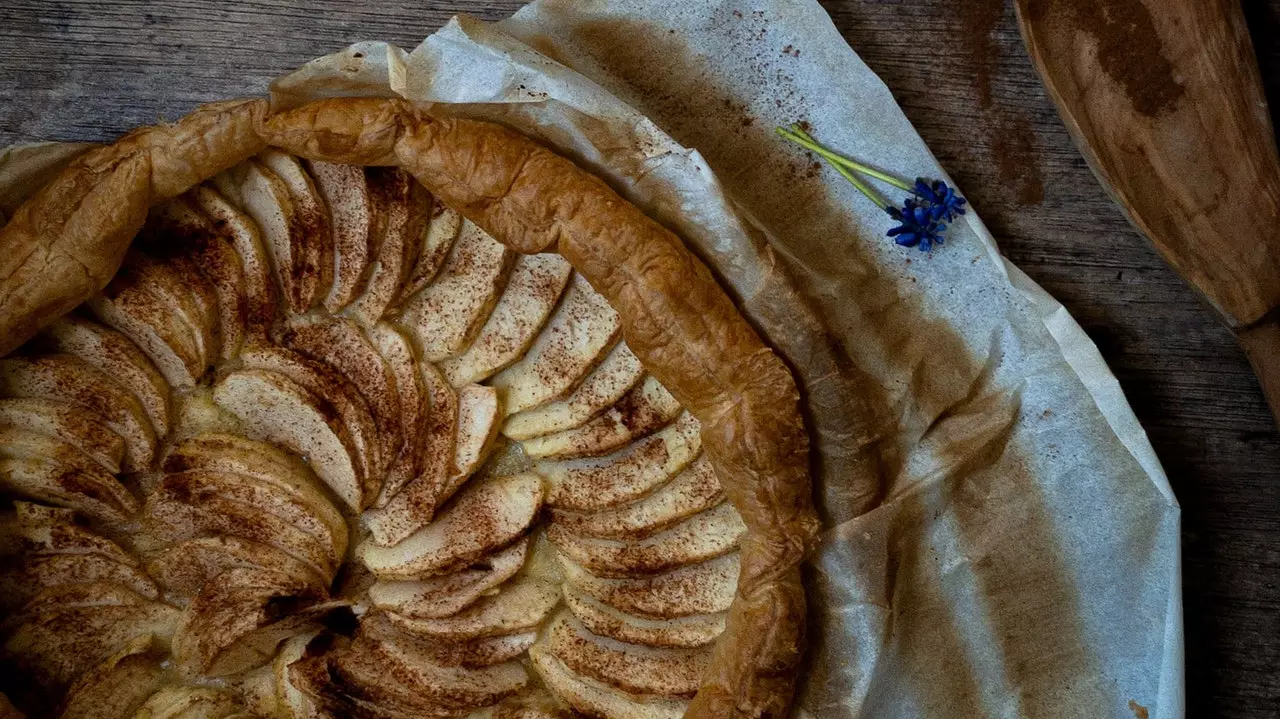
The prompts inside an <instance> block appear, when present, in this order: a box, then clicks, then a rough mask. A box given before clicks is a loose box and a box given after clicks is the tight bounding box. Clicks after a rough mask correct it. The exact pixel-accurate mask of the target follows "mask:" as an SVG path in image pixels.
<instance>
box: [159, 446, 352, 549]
mask: <svg viewBox="0 0 1280 719" xmlns="http://www.w3.org/2000/svg"><path fill="white" fill-rule="evenodd" d="M161 469H163V470H164V471H165V472H167V473H170V474H177V473H179V472H186V471H190V470H204V471H210V472H228V473H231V474H236V475H242V476H244V477H249V478H252V479H255V480H258V481H260V482H265V483H267V484H269V485H272V486H274V487H276V488H278V489H281V490H283V491H285V492H287V493H288V494H289V496H291V497H292V498H293V499H295V500H297V501H298V502H299V503H301V504H302V505H303V506H305V507H306V508H307V510H308V511H309V512H311V513H312V514H314V515H315V517H316V518H317V519H318V520H320V522H322V523H323V525H324V527H325V530H326V531H327V532H328V533H329V534H330V535H331V537H332V539H333V542H334V549H335V551H336V552H337V554H338V555H339V556H342V555H344V554H346V546H347V540H348V531H349V530H348V528H347V522H346V520H345V519H344V518H343V516H342V513H341V512H339V511H338V509H337V507H335V506H334V503H333V501H332V500H330V498H329V496H328V494H327V493H326V492H325V490H324V489H323V486H322V483H321V482H320V480H319V479H318V478H317V477H316V476H315V474H313V473H312V472H311V470H310V469H309V468H308V467H307V466H306V464H305V463H303V462H302V461H301V460H299V459H297V458H295V457H292V456H290V455H288V454H286V453H284V452H282V451H280V450H279V449H277V448H276V447H275V446H273V445H270V444H267V443H265V442H256V441H254V440H251V439H249V438H247V437H239V436H236V435H229V434H216V433H209V434H201V435H196V436H194V437H191V438H188V439H186V440H184V441H183V442H181V443H179V444H177V445H174V446H173V447H172V448H171V449H170V450H169V452H168V453H167V454H166V455H165V457H164V460H163V461H162V462H161Z"/></svg>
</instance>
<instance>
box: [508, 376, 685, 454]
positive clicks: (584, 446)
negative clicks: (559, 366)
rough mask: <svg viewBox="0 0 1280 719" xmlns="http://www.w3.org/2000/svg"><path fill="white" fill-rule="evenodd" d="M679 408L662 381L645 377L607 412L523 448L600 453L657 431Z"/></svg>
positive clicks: (537, 451)
mask: <svg viewBox="0 0 1280 719" xmlns="http://www.w3.org/2000/svg"><path fill="white" fill-rule="evenodd" d="M680 410H681V407H680V403H679V402H677V401H676V398H675V397H673V396H671V393H670V392H668V391H667V388H666V387H663V386H662V383H661V382H659V381H658V380H657V379H655V378H654V377H652V376H649V377H645V378H644V379H643V380H641V381H640V383H639V384H638V385H636V386H635V387H634V388H632V390H631V391H630V392H628V393H626V394H625V395H623V396H622V399H620V400H618V402H617V403H616V404H614V405H613V406H612V407H610V408H609V409H608V411H606V412H605V413H604V414H601V415H599V416H597V417H595V418H594V419H591V420H589V421H588V422H587V423H586V424H583V425H581V426H579V427H574V428H573V429H566V430H564V431H561V432H556V433H555V434H548V435H544V436H542V437H535V438H533V439H528V440H525V442H524V452H525V454H527V455H528V456H530V457H532V458H534V459H573V458H575V457H598V456H600V455H602V454H608V453H610V452H612V451H614V450H616V449H618V448H620V447H622V446H624V445H626V444H628V443H630V442H632V441H634V440H636V439H639V438H641V437H645V436H648V435H649V434H652V433H653V432H656V431H658V430H659V429H661V428H662V427H663V426H664V425H666V424H667V423H669V422H671V420H673V419H675V418H676V417H677V416H678V415H679V414H680Z"/></svg>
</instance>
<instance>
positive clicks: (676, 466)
mask: <svg viewBox="0 0 1280 719" xmlns="http://www.w3.org/2000/svg"><path fill="white" fill-rule="evenodd" d="M700 431H701V425H700V424H699V422H698V420H696V419H694V417H693V415H691V414H689V413H687V412H686V413H684V414H682V415H681V416H680V418H679V419H677V420H676V421H675V422H674V423H672V424H671V425H669V426H668V427H666V428H665V429H663V430H662V431H660V432H658V433H656V434H653V435H650V436H648V437H646V438H644V439H642V440H640V441H639V442H635V443H633V444H630V445H628V446H626V447H624V448H623V449H620V450H618V451H617V452H614V453H613V454H610V455H607V456H604V457H587V458H583V459H569V460H562V461H545V460H544V461H539V462H535V463H534V471H535V472H537V473H538V474H540V475H542V476H543V477H545V478H546V479H547V482H548V484H549V486H550V489H549V491H548V495H547V503H548V504H550V505H551V506H553V507H556V508H558V509H567V510H573V511H579V512H588V511H596V510H601V509H608V508H610V507H617V506H619V505H621V504H626V503H628V502H632V501H635V500H636V499H639V498H640V497H643V496H645V495H647V494H649V493H650V492H652V491H653V490H654V489H655V488H657V487H660V486H662V485H664V484H666V483H667V482H668V481H670V480H671V478H672V477H674V476H676V474H677V473H679V472H680V471H681V470H683V469H684V468H685V467H687V466H689V463H690V462H692V461H693V460H694V458H696V457H697V456H698V453H699V452H700V451H701V450H702V438H701V435H700V434H699V432H700Z"/></svg>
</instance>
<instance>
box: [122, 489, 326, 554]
mask: <svg viewBox="0 0 1280 719" xmlns="http://www.w3.org/2000/svg"><path fill="white" fill-rule="evenodd" d="M195 489H196V488H192V487H189V483H188V482H187V481H186V477H185V476H184V475H181V474H174V475H169V476H168V477H165V479H164V482H162V483H161V485H160V487H159V488H157V489H156V490H155V491H154V492H152V494H151V496H149V497H148V498H147V505H146V507H145V509H144V516H145V519H146V521H147V528H148V530H149V531H150V533H151V534H152V535H153V536H155V537H157V538H159V539H161V540H165V541H169V542H181V541H184V540H187V539H194V538H196V537H199V536H203V535H207V534H222V535H226V536H231V537H239V538H241V539H247V540H250V541H253V542H262V543H265V544H270V545H272V546H274V547H276V548H277V549H280V550H282V551H284V552H287V553H289V554H290V555H292V556H294V557H296V558H297V559H298V560H300V561H302V562H305V563H306V564H307V565H308V566H310V567H311V568H312V569H314V570H315V571H316V572H317V573H319V574H320V575H321V576H323V577H325V578H326V579H328V578H331V577H333V573H334V571H335V570H336V568H337V562H336V561H335V559H334V556H333V550H332V548H331V547H330V546H328V545H327V544H326V543H325V542H324V541H322V540H321V539H320V538H318V537H316V536H315V535H313V534H310V533H308V532H306V531H305V530H302V529H299V528H297V527H295V526H293V525H291V524H289V523H288V522H287V521H286V520H285V519H283V518H282V517H281V516H280V515H278V514H276V513H275V512H273V511H272V508H270V507H264V506H259V505H256V504H249V503H245V502H242V501H237V500H236V499H234V498H232V497H229V496H226V495H224V494H222V493H218V492H209V491H194V490H195Z"/></svg>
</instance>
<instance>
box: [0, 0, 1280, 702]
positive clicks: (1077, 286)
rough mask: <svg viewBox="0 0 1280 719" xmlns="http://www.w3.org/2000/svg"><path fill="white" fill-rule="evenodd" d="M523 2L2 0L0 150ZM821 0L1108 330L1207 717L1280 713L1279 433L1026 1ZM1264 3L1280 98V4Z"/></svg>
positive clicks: (260, 80)
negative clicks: (1139, 208)
mask: <svg viewBox="0 0 1280 719" xmlns="http://www.w3.org/2000/svg"><path fill="white" fill-rule="evenodd" d="M520 4H521V3H520V2H518V1H516V0H503V1H498V2H485V1H482V0H432V1H427V2H424V1H423V0H418V1H416V2H408V1H404V2H396V1H387V0H382V1H380V2H376V3H355V2H351V1H350V0H343V1H336V0H298V1H296V2H263V1H261V0H253V1H249V2H238V3H234V4H232V3H225V4H224V3H219V2H206V1H204V0H163V1H161V2H154V3H146V2H121V1H120V0H59V1H57V2H49V1H40V0H5V2H3V3H0V145H6V144H10V143H13V142H23V141H33V140H41V139H64V140H92V141H104V140H110V139H112V138H114V137H115V136H117V135H118V134H120V133H122V132H124V131H126V130H128V129H130V128H132V127H134V126H136V125H139V124H144V123H151V122H154V121H155V120H157V118H170V119H172V118H175V117H178V116H180V115H182V114H183V113H185V112H187V111H189V110H190V109H191V108H193V107H194V106H195V105H196V104H198V103H200V102H204V101H208V100H215V99H222V98H226V97H234V96H237V95H249V94H260V93H261V92H262V90H263V88H264V86H265V84H266V82H267V81H268V80H269V79H270V78H271V77H274V76H276V75H278V74H280V73H282V72H284V71H286V70H288V69H291V68H293V67H295V66H297V65H299V64H301V63H302V62H304V61H306V60H308V59H310V58H311V57H314V56H316V55H320V54H323V53H325V52H329V51H332V50H336V49H338V48H340V47H342V46H344V45H346V44H348V43H349V42H352V41H355V40H365V39H383V40H388V41H391V42H395V43H397V44H400V45H401V46H403V47H406V48H408V47H412V46H413V45H415V44H416V43H417V42H418V41H419V40H420V39H421V38H422V37H424V36H425V35H427V34H429V33H430V32H431V31H432V30H434V29H435V28H436V27H438V26H439V25H440V24H441V23H443V22H444V21H445V20H446V19H447V18H448V17H449V16H450V15H452V14H453V13H454V12H456V11H465V12H469V13H471V14H473V15H476V16H479V17H482V18H486V19H497V18H500V17H503V16H505V15H507V14H509V13H510V12H512V11H514V10H515V9H516V8H517V7H519V6H520ZM823 4H824V5H825V6H826V8H827V10H828V11H829V12H830V13H831V16H832V18H833V19H834V20H835V24H836V26H837V27H838V28H839V29H840V32H841V33H842V34H843V35H844V36H845V38H847V39H848V40H849V43H850V44H851V45H852V46H853V47H854V48H855V49H856V50H857V51H858V52H859V53H860V54H861V55H862V57H863V58H864V59H865V60H866V61H867V63H868V64H870V66H871V68H872V69H873V70H875V71H876V72H878V73H879V74H880V75H881V77H883V78H884V80H885V81H886V82H887V83H888V85H889V87H890V88H892V90H893V92H894V94H895V95H896V96H897V98H898V99H899V101H900V102H901V103H902V106H903V108H904V109H905V110H906V113H907V115H908V116H909V117H910V118H911V120H912V121H913V122H914V123H915V125H916V127H917V128H918V129H919V131H920V133H921V134H922V135H923V136H924V139H925V140H926V141H927V142H928V143H929V145H930V146H931V147H932V148H933V150H934V152H935V153H936V154H937V155H938V157H939V159H940V160H941V161H942V164H943V165H944V166H946V167H947V168H948V169H949V170H950V172H951V174H952V175H953V176H954V177H955V178H956V179H957V181H958V182H959V183H960V185H961V187H962V188H963V189H964V190H965V191H966V193H967V195H968V197H969V199H970V200H971V201H972V203H973V205H974V206H975V207H977V208H978V210H979V212H980V213H981V214H982V216H983V218H984V219H985V220H986V222H987V225H988V226H989V227H990V228H991V230H992V232H993V233H995V235H996V238H997V239H998V240H999V242H1000V246H1001V249H1002V250H1003V251H1004V253H1005V254H1006V255H1008V256H1009V257H1010V258H1011V259H1012V260H1013V261H1014V262H1015V263H1017V265H1018V266H1019V267H1021V268H1022V269H1023V270H1025V271H1026V272H1027V274H1029V275H1031V277H1033V278H1034V279H1035V280H1036V281H1038V282H1039V283H1040V284H1042V285H1043V286H1044V287H1045V288H1046V289H1048V290H1049V291H1050V292H1052V293H1053V294H1054V295H1055V296H1056V297H1057V298H1058V299H1059V300H1061V301H1062V302H1063V303H1064V304H1065V305H1066V306H1067V308H1068V309H1069V310H1070V311H1071V312H1072V314H1074V315H1075V317H1076V318H1077V319H1078V320H1079V321H1080V323H1081V324H1082V325H1084V328H1085V329H1086V330H1087V331H1088V332H1089V334H1090V335H1091V336H1092V337H1093V339H1094V341H1095V342H1097V344H1098V347H1099V348H1101V350H1102V354H1103V355H1104V356H1105V357H1106V359H1107V361H1108V362H1109V363H1110V365H1111V367H1112V369H1113V370H1114V371H1115V373H1116V375H1117V376H1118V377H1119V378H1120V382H1121V384H1122V385H1123V386H1124V389H1125V392H1126V393H1127V394H1128V397H1129V401H1130V402H1131V403H1132V404H1133V408H1134V410H1135V411H1136V412H1137V415H1138V418H1139V419H1140V420H1141V421H1142V424H1143V425H1144V426H1145V427H1146V429H1147V432H1148V433H1149V434H1150V436H1151V440H1152V442H1153V443H1154V444H1155V448H1156V451H1157V452H1158V453H1159V455H1160V458H1161V459H1162V460H1163V462H1164V465H1165V468H1166V469H1167V470H1168V473H1169V477H1170V479H1171V481H1172V482H1173V488H1174V491H1175V492H1176V493H1177V496H1178V499H1179V500H1180V501H1181V503H1182V508H1183V547H1184V567H1183V574H1184V582H1185V589H1184V597H1185V605H1186V635H1187V644H1186V651H1187V701H1188V715H1189V716H1191V717H1209V716H1215V717H1236V718H1241V717H1258V718H1261V717H1273V718H1274V717H1277V716H1280V436H1277V433H1276V426H1275V423H1274V422H1273V420H1272V418H1271V416H1270V414H1268V412H1267V408H1266V405H1265V403H1264V401H1263V398H1262V395H1261V393H1260V391H1259V389H1258V386H1257V383H1256V381H1255V379H1254V377H1253V375H1252V374H1251V373H1250V370H1249V366H1248V365H1247V364H1246V362H1245V359H1244V357H1243V355H1242V354H1241V352H1240V351H1239V350H1238V349H1237V348H1236V345H1235V344H1234V342H1233V341H1232V339H1231V336H1230V335H1229V334H1228V333H1227V331H1226V330H1225V329H1223V328H1222V327H1221V326H1219V325H1218V323H1217V322H1216V320H1215V319H1214V315H1213V313H1212V312H1211V311H1210V310H1209V309H1208V307H1206V306H1205V304H1204V303H1203V302H1201V301H1200V299H1199V298H1198V297H1197V296H1196V295H1195V294H1194V293H1193V292H1192V291H1191V290H1190V289H1189V288H1188V287H1187V286H1186V285H1184V284H1183V283H1182V282H1181V280H1179V278H1178V277H1177V276H1176V275H1174V273H1173V272H1172V271H1171V270H1169V269H1168V268H1167V267H1166V266H1165V265H1164V263H1163V262H1162V261H1161V260H1160V258H1159V257H1158V256H1157V255H1156V254H1155V252H1154V251H1153V250H1152V249H1151V248H1150V246H1149V245H1148V244H1147V243H1146V242H1145V241H1144V240H1143V239H1142V238H1140V237H1139V236H1138V235H1137V234H1136V233H1135V232H1134V231H1133V230H1131V229H1130V227H1129V225H1128V224H1127V223H1126V222H1125V220H1124V218H1123V217H1122V216H1121V214H1120V212H1119V211H1118V210H1117V209H1116V208H1115V207H1114V206H1113V205H1112V204H1111V203H1110V202H1109V201H1108V199H1107V197H1106V195H1105V194H1104V193H1103V191H1102V189H1101V188H1100V187H1099V186H1098V184H1097V183H1096V182H1095V181H1094V178H1093V176H1092V175H1091V174H1090V172H1089V170H1088V168H1087V167H1086V166H1085V163H1084V161H1083V160H1082V159H1081V157H1080V155H1079V153H1078V152H1077V151H1076V149H1075V147H1074V146H1073V145H1072V144H1071V142H1070V140H1069V138H1068V137H1067V134H1066V131H1065V130H1064V128H1063V126H1062V124H1061V122H1060V121H1059V119H1058V117H1057V115H1056V114H1055V112H1054V109H1053V107H1052V105H1051V104H1050V103H1049V101H1048V99H1047V98H1046V96H1045V94H1044V91H1043V89H1042V88H1041V85H1040V82H1039V80H1038V78H1037V76H1036V75H1035V73H1034V71H1033V70H1032V68H1031V65H1030V63H1029V61H1028V59H1027V57H1026V54H1025V52H1024V51H1023V48H1022V45H1021V41H1020V38H1019V36H1018V33H1017V29H1016V26H1015V23H1014V18H1013V11H1012V9H1011V6H1008V5H1002V4H1001V2H1000V0H826V1H825V2H824V3H823ZM1245 5H1246V10H1247V12H1248V15H1249V19H1250V23H1251V27H1252V32H1253V38H1254V42H1255V43H1256V44H1257V49H1258V54H1259V59H1260V61H1261V63H1262V67H1263V76H1264V77H1265V78H1266V79H1267V82H1268V90H1269V93H1270V97H1271V100H1272V104H1273V106H1274V107H1280V0H1246V1H1245ZM1205 151H1206V152H1211V151H1212V148H1205ZM1229 230H1230V228H1223V231H1229Z"/></svg>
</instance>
